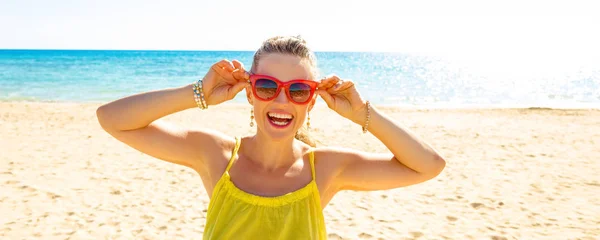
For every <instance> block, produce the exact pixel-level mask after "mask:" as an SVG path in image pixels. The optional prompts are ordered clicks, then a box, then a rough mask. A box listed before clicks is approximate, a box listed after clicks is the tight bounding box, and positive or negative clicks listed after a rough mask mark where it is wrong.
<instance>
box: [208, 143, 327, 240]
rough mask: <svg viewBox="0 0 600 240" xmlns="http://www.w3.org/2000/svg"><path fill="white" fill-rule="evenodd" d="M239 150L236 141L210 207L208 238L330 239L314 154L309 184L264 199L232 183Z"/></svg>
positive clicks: (311, 153) (312, 155) (311, 157)
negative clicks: (318, 186)
mask: <svg viewBox="0 0 600 240" xmlns="http://www.w3.org/2000/svg"><path fill="white" fill-rule="evenodd" d="M239 147H240V139H239V138H236V146H235V148H234V150H233V153H232V155H231V159H230V160H229V163H228V165H227V168H226V170H225V172H224V173H223V175H222V176H221V179H219V181H218V182H217V184H216V186H215V188H214V191H213V194H212V197H211V199H210V203H209V205H208V212H207V216H206V227H205V228H204V239H211V240H212V239H251V240H252V239H260V240H263V239H264V240H267V239H286V240H287V239H303V240H308V239H327V233H326V229H325V220H324V218H323V210H322V209H321V198H320V197H319V190H318V189H317V183H316V181H315V166H314V165H315V164H314V154H313V152H312V151H311V152H310V168H311V172H312V181H311V182H310V183H309V184H307V185H306V186H304V187H303V188H301V189H299V190H296V191H294V192H291V193H288V194H285V195H281V196H276V197H263V196H257V195H254V194H250V193H247V192H244V191H243V190H241V189H239V188H238V187H236V186H235V185H234V184H233V182H232V181H231V178H230V176H229V169H230V168H231V165H232V164H233V162H234V161H235V159H236V158H237V151H238V149H239Z"/></svg>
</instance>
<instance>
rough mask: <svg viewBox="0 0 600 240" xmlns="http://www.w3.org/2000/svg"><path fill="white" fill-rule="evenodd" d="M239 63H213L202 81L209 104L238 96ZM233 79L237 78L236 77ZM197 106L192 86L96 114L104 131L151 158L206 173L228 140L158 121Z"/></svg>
mask: <svg viewBox="0 0 600 240" xmlns="http://www.w3.org/2000/svg"><path fill="white" fill-rule="evenodd" d="M244 74H245V71H244V68H243V66H242V64H241V63H240V62H238V61H235V60H234V61H233V63H232V62H229V61H227V60H222V61H220V62H218V63H215V64H214V65H213V66H212V67H211V68H210V69H209V71H208V73H207V74H206V76H205V77H204V82H203V86H204V89H203V92H204V96H205V98H206V102H207V103H208V104H209V105H217V104H219V103H221V102H224V101H227V100H230V99H232V98H233V97H235V95H236V94H237V93H238V92H240V91H241V90H242V89H244V87H245V86H246V84H247V83H246V80H245V78H246V77H247V76H246V75H244ZM234 75H235V76H234ZM194 107H196V102H195V100H194V93H193V90H192V84H189V85H187V86H183V87H179V88H170V89H164V90H159V91H152V92H146V93H140V94H136V95H132V96H129V97H125V98H122V99H119V100H116V101H113V102H111V103H108V104H105V105H103V106H101V107H99V108H98V110H97V111H96V115H97V117H98V121H99V122H100V125H101V126H102V128H103V129H104V130H106V132H108V133H109V134H111V135H112V136H113V137H115V138H116V139H118V140H119V141H121V142H123V143H125V144H127V145H129V146H131V147H133V148H135V149H137V150H139V151H141V152H143V153H146V154H148V155H150V156H153V157H156V158H159V159H162V160H165V161H169V162H172V163H176V164H180V165H184V166H188V167H192V168H194V169H195V170H197V171H198V170H202V169H203V167H204V164H203V159H205V157H204V156H206V155H208V154H210V152H209V151H221V150H223V146H225V145H224V144H226V143H225V138H226V136H224V135H222V134H220V133H218V132H215V131H209V130H188V129H182V128H180V127H177V126H176V125H174V124H169V123H166V122H164V121H161V120H159V119H160V118H162V117H164V116H167V115H169V114H173V113H176V112H179V111H183V110H185V109H189V108H194Z"/></svg>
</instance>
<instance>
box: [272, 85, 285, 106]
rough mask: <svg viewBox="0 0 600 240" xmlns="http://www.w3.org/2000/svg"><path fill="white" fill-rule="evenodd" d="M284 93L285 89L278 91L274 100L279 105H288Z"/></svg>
mask: <svg viewBox="0 0 600 240" xmlns="http://www.w3.org/2000/svg"><path fill="white" fill-rule="evenodd" d="M285 91H286V90H285V89H281V91H279V94H278V95H277V97H276V98H275V99H274V101H275V102H277V103H281V104H286V103H288V98H287V95H286V94H285Z"/></svg>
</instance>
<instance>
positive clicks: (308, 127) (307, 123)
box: [306, 112, 310, 131]
mask: <svg viewBox="0 0 600 240" xmlns="http://www.w3.org/2000/svg"><path fill="white" fill-rule="evenodd" d="M306 130H307V131H310V112H308V119H306Z"/></svg>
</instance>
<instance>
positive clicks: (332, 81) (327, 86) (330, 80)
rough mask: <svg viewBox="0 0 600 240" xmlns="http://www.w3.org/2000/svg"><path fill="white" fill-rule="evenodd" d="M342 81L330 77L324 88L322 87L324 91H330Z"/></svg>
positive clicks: (336, 77) (335, 77) (333, 76)
mask: <svg viewBox="0 0 600 240" xmlns="http://www.w3.org/2000/svg"><path fill="white" fill-rule="evenodd" d="M340 80H341V79H340V78H339V77H338V76H335V75H332V76H331V77H328V78H327V79H326V80H325V81H324V84H323V86H322V87H321V88H322V89H329V88H331V87H333V86H335V85H336V84H337V83H338V82H339V81H340Z"/></svg>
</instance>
